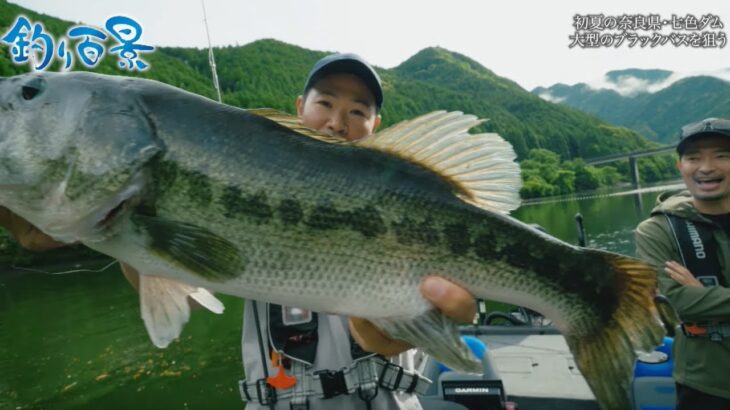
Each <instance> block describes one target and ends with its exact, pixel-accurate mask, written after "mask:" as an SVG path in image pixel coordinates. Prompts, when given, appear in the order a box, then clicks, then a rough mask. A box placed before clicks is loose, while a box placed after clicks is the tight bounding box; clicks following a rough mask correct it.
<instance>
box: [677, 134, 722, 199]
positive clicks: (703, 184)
mask: <svg viewBox="0 0 730 410" xmlns="http://www.w3.org/2000/svg"><path fill="white" fill-rule="evenodd" d="M677 168H679V172H680V173H681V174H682V179H684V183H685V184H686V185H687V189H688V190H689V192H690V193H691V194H692V197H693V198H694V199H695V201H699V202H701V203H702V202H706V203H711V202H717V201H722V200H726V201H729V200H730V138H728V137H723V136H707V137H700V138H698V139H697V140H696V141H691V142H690V143H689V146H688V147H687V149H686V150H685V151H684V153H683V154H682V156H681V157H680V158H679V162H678V163H677Z"/></svg>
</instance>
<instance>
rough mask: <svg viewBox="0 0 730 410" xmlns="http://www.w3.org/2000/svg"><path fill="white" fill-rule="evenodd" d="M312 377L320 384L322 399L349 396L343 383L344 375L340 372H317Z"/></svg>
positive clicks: (345, 384)
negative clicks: (317, 379)
mask: <svg viewBox="0 0 730 410" xmlns="http://www.w3.org/2000/svg"><path fill="white" fill-rule="evenodd" d="M312 375H313V376H314V377H315V378H319V382H320V383H321V384H322V394H323V395H324V397H323V398H324V399H329V398H331V397H335V396H339V395H340V394H349V392H348V390H347V382H346V381H345V373H344V372H343V371H342V370H338V371H332V370H326V369H325V370H317V371H316V372H314V373H312Z"/></svg>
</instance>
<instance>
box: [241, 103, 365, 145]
mask: <svg viewBox="0 0 730 410" xmlns="http://www.w3.org/2000/svg"><path fill="white" fill-rule="evenodd" d="M246 111H248V112H250V113H251V114H255V115H258V116H259V117H264V118H268V119H269V120H271V121H274V122H275V123H277V124H279V125H281V126H282V127H286V128H289V129H290V130H292V131H295V132H297V133H299V134H302V135H306V136H307V137H310V138H314V139H316V140H319V141H324V142H328V143H330V144H341V145H343V144H344V145H348V144H352V143H351V142H350V141H347V140H346V139H344V138H337V137H331V136H329V135H325V134H322V133H319V132H317V131H316V130H313V129H311V128H307V127H305V126H304V125H302V122H301V120H299V118H298V117H295V116H293V115H290V114H287V113H285V112H281V111H277V110H275V109H273V108H253V109H248V110H246Z"/></svg>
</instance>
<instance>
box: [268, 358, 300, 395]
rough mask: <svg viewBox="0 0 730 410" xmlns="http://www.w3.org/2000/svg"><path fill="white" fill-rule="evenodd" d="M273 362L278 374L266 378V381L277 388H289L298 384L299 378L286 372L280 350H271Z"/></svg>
mask: <svg viewBox="0 0 730 410" xmlns="http://www.w3.org/2000/svg"><path fill="white" fill-rule="evenodd" d="M271 364H272V365H273V366H274V367H276V375H275V376H269V377H268V378H266V382H267V383H268V384H270V385H271V386H273V387H274V388H276V389H288V388H291V387H294V385H295V384H297V378H296V377H294V376H290V375H288V374H286V371H285V370H284V364H283V363H282V360H281V356H280V355H279V353H278V352H276V351H272V352H271Z"/></svg>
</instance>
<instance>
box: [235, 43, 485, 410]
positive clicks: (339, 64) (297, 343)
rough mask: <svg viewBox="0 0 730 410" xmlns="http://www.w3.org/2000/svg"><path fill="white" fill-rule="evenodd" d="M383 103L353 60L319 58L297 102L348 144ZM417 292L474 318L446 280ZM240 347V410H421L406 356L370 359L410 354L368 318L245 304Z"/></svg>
mask: <svg viewBox="0 0 730 410" xmlns="http://www.w3.org/2000/svg"><path fill="white" fill-rule="evenodd" d="M382 104H383V90H382V86H381V82H380V77H379V76H378V74H377V73H376V72H375V70H374V69H373V68H372V67H371V66H370V65H369V64H368V63H367V62H366V61H365V60H363V59H362V58H360V57H359V56H357V55H355V54H333V55H329V56H327V57H325V58H323V59H321V60H319V61H318V62H317V63H316V64H315V65H314V66H313V68H312V70H311V72H310V73H309V76H308V77H307V80H306V83H305V86H304V92H303V94H302V95H300V96H299V97H297V99H296V108H297V114H298V116H299V118H300V120H301V122H302V124H303V125H305V126H307V127H310V128H313V129H315V130H317V131H319V132H321V133H323V134H327V135H330V136H335V137H341V138H343V139H347V140H350V141H352V140H357V139H360V138H363V137H365V136H367V135H370V134H372V133H373V132H374V131H375V130H376V129H377V128H378V126H379V125H380V121H381V119H380V115H379V112H380V109H381V107H382ZM421 291H422V293H423V295H424V297H426V299H428V300H430V301H431V302H432V303H433V304H434V305H435V306H436V307H438V308H440V309H441V310H442V311H443V312H444V313H445V314H446V315H448V316H451V317H452V318H454V319H456V320H459V321H462V322H466V321H470V320H471V319H472V318H473V317H474V314H475V313H476V305H475V302H474V299H473V298H472V296H471V295H470V294H469V293H468V292H466V291H465V290H463V289H461V288H459V287H457V286H456V285H454V284H452V283H451V282H448V281H446V280H444V279H441V278H439V277H435V276H434V277H430V278H428V279H427V280H425V281H424V283H423V284H422V286H421ZM254 312H257V313H258V315H256V314H255V313H254ZM256 316H258V325H257V320H256ZM257 333H258V335H257ZM259 336H260V337H259ZM351 336H352V338H351ZM353 339H354V340H353ZM355 340H356V341H355ZM242 344H243V347H242V349H243V362H244V370H245V373H246V380H245V381H242V383H241V393H242V395H243V396H244V399H245V400H246V401H247V402H248V404H247V409H266V408H277V409H290V408H291V409H311V410H315V409H333V410H334V409H363V410H364V409H420V408H421V407H420V404H419V402H418V399H417V398H416V397H415V395H414V394H413V392H414V391H416V392H418V391H422V389H423V388H425V387H427V383H425V381H424V380H421V379H420V378H419V376H418V375H417V374H416V373H415V372H413V367H414V366H413V356H412V355H408V354H401V355H400V356H398V357H397V358H395V359H394V360H392V361H386V360H385V359H383V358H379V357H375V356H373V354H372V353H369V352H377V353H379V354H382V355H384V356H396V355H398V354H400V353H402V352H404V351H406V350H408V349H409V348H410V347H411V346H410V345H408V344H407V343H405V342H402V341H399V340H393V339H390V338H389V337H388V336H387V335H385V334H383V333H382V332H380V331H379V330H378V329H377V328H376V327H375V326H373V325H372V324H371V323H370V322H368V321H367V320H364V319H356V318H351V319H349V320H348V318H345V317H341V316H334V315H328V314H323V313H320V314H317V313H314V312H308V311H305V310H303V309H299V308H296V307H287V306H279V305H273V304H264V303H257V302H252V301H247V302H246V306H245V308H244V330H243V342H242ZM273 350H276V351H278V352H283V354H284V357H285V359H284V361H283V362H282V363H283V364H281V365H280V363H279V359H278V357H275V360H273V361H272V360H271V353H272V351H273ZM262 358H263V359H262ZM264 362H265V363H264ZM264 366H266V371H265V370H264V369H265V368H264ZM267 373H268V376H267ZM272 385H273V386H274V387H276V388H275V389H272V387H271V386H272ZM262 399H263V400H262ZM272 402H275V403H272Z"/></svg>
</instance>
